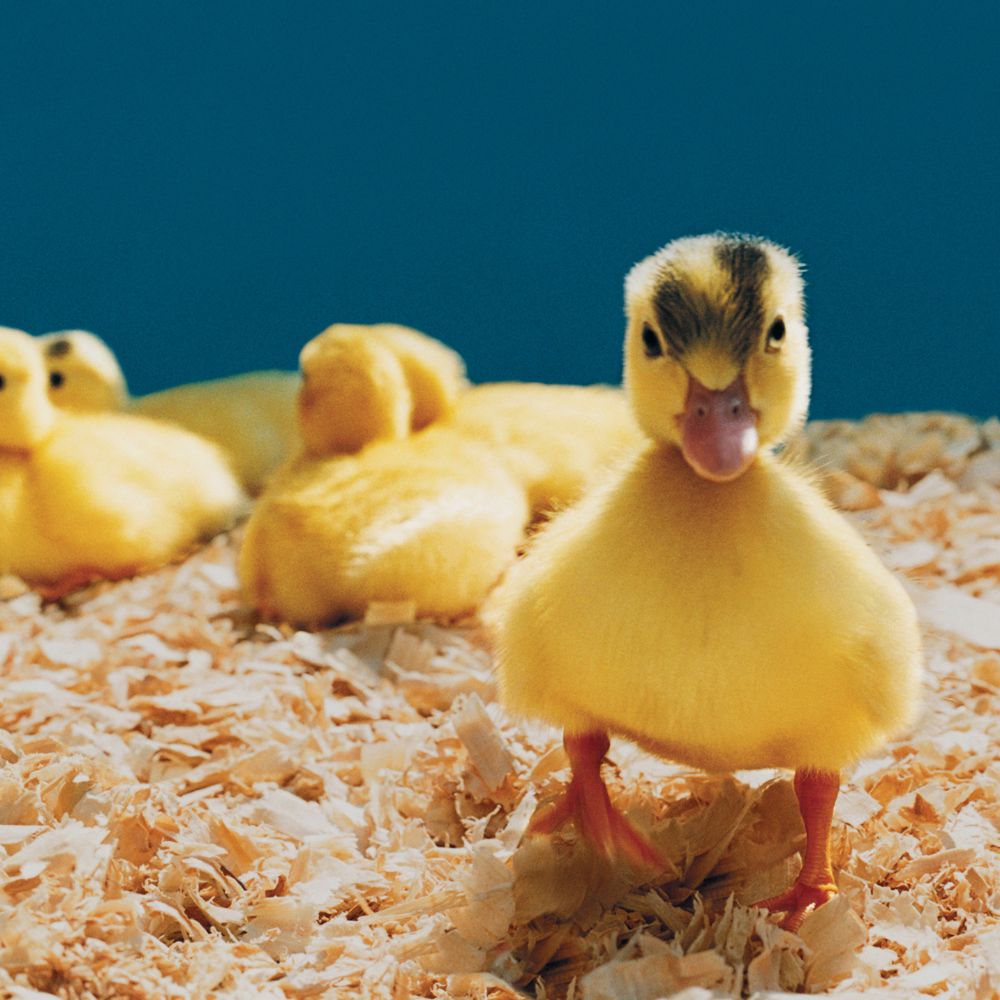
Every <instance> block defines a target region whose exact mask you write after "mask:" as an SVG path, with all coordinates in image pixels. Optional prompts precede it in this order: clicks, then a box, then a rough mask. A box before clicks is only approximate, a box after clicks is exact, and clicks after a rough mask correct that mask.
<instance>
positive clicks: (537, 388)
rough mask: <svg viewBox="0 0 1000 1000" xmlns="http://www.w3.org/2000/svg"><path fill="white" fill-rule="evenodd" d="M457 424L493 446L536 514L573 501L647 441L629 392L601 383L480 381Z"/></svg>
mask: <svg viewBox="0 0 1000 1000" xmlns="http://www.w3.org/2000/svg"><path fill="white" fill-rule="evenodd" d="M451 426H453V427H455V428H456V429H457V430H459V431H461V432H462V433H465V434H468V435H469V436H470V437H473V438H475V439H476V440H478V441H481V442H483V443H484V444H489V445H490V446H491V447H492V448H493V449H494V451H495V454H496V456H497V458H498V459H499V460H500V461H501V462H503V463H504V465H505V466H506V467H507V468H508V469H509V470H510V472H511V474H512V475H513V476H514V478H515V479H517V481H518V482H520V483H521V484H522V486H523V487H524V488H525V490H526V491H527V494H528V504H529V506H530V507H531V510H532V511H533V512H534V513H535V514H539V513H541V512H543V511H552V510H558V509H560V508H562V507H565V506H566V505H567V504H569V503H572V502H573V501H574V500H576V499H577V498H578V497H580V496H581V495H582V494H583V492H584V491H585V490H586V489H587V488H588V487H589V486H590V485H591V484H592V483H593V482H595V480H596V479H597V477H598V476H599V475H600V473H601V472H602V470H603V469H604V468H606V467H607V465H608V464H609V463H610V462H611V461H612V460H613V459H614V457H615V456H617V455H619V454H621V453H622V452H624V451H626V450H627V449H628V448H629V447H631V446H634V445H637V444H638V443H639V442H640V441H641V435H640V433H639V428H638V426H637V425H636V422H635V419H634V418H633V416H632V412H631V409H630V408H629V405H628V401H627V400H626V398H625V395H624V393H622V391H621V390H620V389H613V388H610V387H608V386H602V385H595V386H579V385H538V384H532V383H519V382H497V383H492V384H486V385H478V386H474V387H473V388H471V389H469V390H468V391H467V392H464V393H463V394H462V395H461V396H460V397H459V399H458V402H457V403H456V404H455V411H454V415H453V417H452V419H451Z"/></svg>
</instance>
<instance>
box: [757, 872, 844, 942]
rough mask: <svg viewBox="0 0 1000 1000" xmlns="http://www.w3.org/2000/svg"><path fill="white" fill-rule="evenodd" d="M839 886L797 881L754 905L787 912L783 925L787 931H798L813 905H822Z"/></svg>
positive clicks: (834, 894)
mask: <svg viewBox="0 0 1000 1000" xmlns="http://www.w3.org/2000/svg"><path fill="white" fill-rule="evenodd" d="M837 891H838V890H837V887H836V886H835V885H834V884H833V883H832V882H828V883H824V884H823V885H810V884H809V883H807V882H801V881H798V882H796V883H795V884H794V885H793V886H792V887H791V889H788V890H787V891H786V892H782V893H779V894H778V895H777V896H771V897H770V899H762V900H760V902H758V903H754V906H759V907H760V908H761V909H763V910H774V911H775V912H778V913H781V912H783V913H784V914H785V919H784V920H782V921H781V927H782V929H783V930H786V931H797V930H798V929H799V927H800V926H801V925H802V921H803V920H805V918H806V915H807V914H808V913H809V911H810V910H811V909H812V908H813V907H818V906H822V905H823V904H824V903H827V902H829V901H830V900H831V899H833V897H834V896H836V895H837Z"/></svg>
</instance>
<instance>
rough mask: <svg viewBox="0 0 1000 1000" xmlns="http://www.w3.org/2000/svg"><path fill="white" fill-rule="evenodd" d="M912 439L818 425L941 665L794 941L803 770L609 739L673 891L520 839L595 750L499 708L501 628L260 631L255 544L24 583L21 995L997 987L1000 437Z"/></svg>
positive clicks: (912, 992)
mask: <svg viewBox="0 0 1000 1000" xmlns="http://www.w3.org/2000/svg"><path fill="white" fill-rule="evenodd" d="M871 420H872V421H875V420H876V418H871ZM994 423H995V422H994ZM895 424H899V425H900V426H901V427H903V429H902V430H899V428H897V430H898V434H897V435H896V436H895V437H893V438H892V440H891V441H890V442H889V443H888V444H885V442H883V444H884V446H883V447H881V451H880V450H879V449H878V448H876V447H875V445H874V444H873V440H874V439H872V438H871V437H870V435H871V433H872V425H871V424H868V422H862V423H861V424H859V425H853V424H844V425H837V427H832V426H831V425H818V426H817V425H813V427H811V428H810V429H809V432H808V437H809V439H810V440H811V441H813V442H815V443H817V444H816V446H817V447H820V446H821V447H822V448H823V449H825V450H824V452H823V454H825V455H827V456H834V457H832V458H831V457H828V458H827V459H825V461H826V462H827V466H828V468H829V469H830V470H831V471H833V472H838V473H843V474H844V475H846V476H849V477H851V478H850V480H843V483H844V484H846V485H845V490H846V494H845V497H843V498H841V499H845V498H846V500H848V501H850V500H851V499H852V497H851V495H850V492H851V490H853V491H854V493H855V494H857V493H858V488H860V487H865V488H867V491H866V492H865V495H864V497H865V499H864V503H861V504H858V503H850V502H848V503H847V504H846V506H856V507H859V508H860V509H859V510H858V512H857V513H854V514H852V515H851V516H852V518H854V519H855V521H856V523H858V525H859V527H860V528H861V530H862V531H863V532H864V533H865V534H866V536H867V537H868V538H869V539H870V540H871V542H872V544H873V545H874V546H875V547H876V549H877V550H878V551H879V552H880V554H881V555H882V557H883V558H884V559H885V560H886V561H887V563H888V564H889V565H890V566H892V567H893V568H894V569H895V571H896V572H897V573H898V574H899V575H900V576H901V577H902V578H903V580H904V582H905V584H906V586H907V587H908V589H909V590H910V592H911V594H912V595H913V597H914V600H915V602H916V604H917V607H918V610H919V612H920V615H921V619H922V622H923V624H924V628H925V638H926V649H927V661H928V671H927V678H926V682H925V699H924V709H923V712H922V715H921V718H920V719H919V721H918V723H917V725H916V726H915V727H914V729H913V731H912V732H911V733H909V734H907V736H906V737H905V738H903V739H900V740H898V741H896V742H895V743H893V744H891V745H890V746H888V747H886V748H885V750H884V751H883V752H882V753H881V754H880V755H879V756H877V757H874V758H870V759H866V760H863V761H862V762H860V763H859V765H858V766H857V767H856V769H855V770H854V772H853V774H851V775H849V776H848V777H847V780H846V782H845V784H844V787H843V790H842V793H841V796H840V799H839V801H838V808H837V817H836V822H835V827H834V851H835V864H836V866H837V867H838V868H839V882H840V887H841V890H842V894H841V895H840V896H839V897H838V898H836V899H835V900H833V901H832V902H831V903H829V904H828V905H827V906H825V907H823V908H822V909H821V910H819V911H817V912H815V913H814V914H812V915H811V916H810V917H809V918H807V920H806V921H805V923H803V925H802V928H801V930H800V932H799V933H798V934H790V933H787V932H785V931H782V930H780V929H779V928H778V927H777V926H776V924H775V923H774V922H773V920H772V919H769V918H768V917H767V915H766V914H763V913H761V912H759V911H757V910H754V909H753V908H752V907H751V906H750V905H749V904H750V903H751V902H752V901H753V900H754V899H757V898H761V897H763V896H767V895H770V894H771V893H773V892H776V891H778V890H779V889H782V888H784V887H785V886H786V885H787V884H788V883H789V882H790V881H791V879H792V877H793V876H794V873H795V871H796V868H797V865H798V861H797V858H796V855H795V851H796V850H797V849H798V848H799V847H801V845H802V842H803V835H802V830H801V822H800V820H799V818H798V812H797V807H796V803H795V797H794V793H793V791H792V788H791V784H790V780H789V776H788V775H787V774H784V773H780V772H774V773H771V772H759V771H758V772H741V773H739V774H737V775H734V776H714V775H713V776H710V775H705V774H702V773H700V772H685V771H684V770H683V769H681V768H678V767H676V766H673V765H670V764H667V763H665V762H663V761H659V760H657V759H655V758H652V757H650V756H648V755H647V754H645V753H643V752H641V751H639V750H637V749H636V748H634V747H632V746H630V745H629V744H627V743H616V744H614V746H613V747H612V753H611V759H612V761H613V763H614V766H613V767H611V768H608V769H607V776H608V779H609V785H610V788H611V791H612V795H613V796H614V798H615V799H616V801H617V802H618V803H619V804H621V805H622V806H623V807H624V808H625V809H626V811H627V813H628V814H629V816H630V817H631V819H632V820H633V822H635V823H636V824H637V825H638V826H639V827H641V828H643V829H645V830H646V831H648V833H649V835H650V836H651V838H652V839H653V840H654V841H655V843H656V844H657V845H658V847H659V848H660V850H661V852H662V853H663V854H664V856H665V857H667V858H668V859H669V862H670V867H669V869H668V870H667V871H666V872H664V873H663V874H662V875H661V876H660V877H658V878H656V879H654V880H652V881H649V880H648V879H646V878H645V877H644V876H643V874H642V873H636V872H633V871H631V870H630V869H628V868H625V867H621V866H609V865H606V864H604V863H601V862H599V861H598V860H597V859H595V857H594V856H593V855H592V854H591V853H590V850H589V848H588V847H587V846H586V845H584V844H582V843H580V842H579V841H578V839H577V838H576V836H575V833H574V831H573V830H572V828H568V829H566V830H564V831H560V833H559V834H558V835H557V836H555V837H530V838H525V837H524V836H523V835H524V831H525V829H526V827H527V824H528V822H529V820H530V818H531V815H532V813H533V812H534V810H535V808H536V806H537V805H538V804H539V803H541V802H544V801H545V800H547V799H550V798H551V797H552V796H554V795H556V794H557V793H558V791H559V789H560V788H561V786H562V784H563V783H564V782H565V781H566V779H567V777H568V766H567V761H566V758H565V754H564V753H563V751H562V749H561V746H560V741H559V734H558V733H556V732H555V731H554V730H551V729H549V728H546V727H544V726H541V725H538V724H535V723H532V722H523V721H518V720H514V719H511V718H509V717H507V715H506V714H505V713H504V712H503V710H502V709H501V708H500V706H499V705H498V704H497V703H496V699H495V689H494V682H493V675H492V667H491V661H490V656H489V653H488V650H487V649H486V646H485V640H484V637H483V636H482V634H481V632H480V631H479V629H478V628H477V626H476V623H475V622H469V623H464V624H463V625H460V626H450V627H443V626H439V625H436V624H434V623H431V622H425V621H414V620H413V614H412V607H408V606H406V605H392V606H378V607H374V608H372V609H371V611H370V613H369V615H368V616H367V619H366V622H364V623H362V624H359V625H355V626H352V627H348V628H344V629H338V630H332V631H326V632H319V633H304V632H291V631H288V630H283V629H278V628H274V627H271V626H257V625H255V624H254V622H253V620H252V619H251V617H250V616H249V615H248V614H247V612H246V610H245V609H244V608H243V607H242V606H241V604H240V600H239V594H238V590H237V581H236V576H235V571H234V565H235V553H236V550H237V546H238V542H239V533H238V532H236V533H234V534H231V535H229V536H227V537H223V538H220V539H217V540H216V541H215V542H213V543H212V544H211V545H209V546H208V547H207V548H205V549H204V550H203V551H201V552H199V553H197V554H195V555H194V556H192V557H190V558H189V559H188V560H186V561H185V562H184V563H182V564H180V565H177V566H171V567H167V568H165V569H163V570H160V571H159V572H157V573H154V574H151V575H149V576H146V577H142V578H139V579H136V580H132V581H126V582H122V583H117V584H107V585H102V586H99V587H95V588H91V589H89V590H87V591H85V592H82V593H79V594H76V595H74V596H73V597H72V598H70V599H68V600H67V601H65V602H64V604H63V605H61V606H60V605H42V603H41V602H40V601H39V599H38V597H37V596H36V595H34V594H33V593H31V592H29V591H27V590H26V589H25V588H23V586H20V585H19V583H18V581H16V580H10V579H6V580H3V581H0V593H2V595H3V596H4V598H5V600H4V601H3V603H0V683H2V699H0V994H2V995H4V996H9V997H18V998H23V1000H28V998H39V997H49V996H58V997H66V998H85V997H131V998H162V997H170V998H173V997H177V998H188V997H220V998H221V997H249V996H254V997H266V998H270V997H273V998H286V997H296V998H297V997H303V998H306V997H323V996H329V997H340V996H343V997H364V998H368V997H370V998H383V997H384V998H392V1000H405V998H407V997H428V998H430V997H455V998H466V997H468V998H489V1000H501V998H514V997H519V996H537V997H567V998H573V1000H577V998H586V1000H605V998H607V1000H610V998H615V1000H620V998H633V1000H655V998H658V997H663V996H677V997H681V998H684V1000H707V998H708V997H712V996H740V995H750V994H754V995H756V996H759V997H765V996H767V997H771V996H777V995H781V994H782V993H783V992H785V991H811V992H832V993H834V994H838V995H842V996H854V995H861V994H868V993H876V994H881V995H885V996H899V997H913V996H939V997H956V998H958V997H962V998H964V997H982V998H986V997H995V996H998V995H1000V920H998V917H997V913H998V911H1000V834H998V829H1000V753H998V745H1000V721H998V719H1000V716H998V708H1000V631H998V629H1000V543H998V538H1000V466H998V463H997V462H996V460H995V458H996V456H997V455H998V454H1000V435H998V434H996V433H994V431H995V430H996V428H994V427H993V424H990V423H988V424H986V425H976V424H974V423H972V422H971V421H970V422H965V423H963V422H961V420H959V423H957V424H955V425H952V424H950V423H947V422H945V423H944V424H942V422H941V418H939V417H938V416H937V415H910V416H908V417H906V418H900V419H899V420H896V421H895ZM970 427H971V430H970V429H969V428H970ZM879 433H881V431H880V432H879ZM991 435H992V436H991ZM886 440H888V439H886ZM926 440H931V441H932V442H933V443H932V444H926V443H924V442H925V441H926ZM856 452H857V453H859V454H861V455H862V458H859V459H858V460H857V461H854V460H852V458H851V456H852V455H853V454H855V453H856ZM901 454H903V455H904V456H909V457H906V458H905V461H904V460H903V459H901V458H900V455H901ZM873 456H874V457H873ZM914 456H915V457H914ZM987 459H988V461H987ZM879 463H882V464H879ZM921 463H922V464H921ZM864 477H867V478H864ZM888 487H903V489H901V490H900V491H898V492H890V491H889V489H888ZM834 495H835V496H837V495H838V494H837V490H836V489H835V490H834ZM854 499H855V500H856V499H857V497H856V496H855V497H854Z"/></svg>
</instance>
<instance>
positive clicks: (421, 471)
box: [239, 328, 528, 627]
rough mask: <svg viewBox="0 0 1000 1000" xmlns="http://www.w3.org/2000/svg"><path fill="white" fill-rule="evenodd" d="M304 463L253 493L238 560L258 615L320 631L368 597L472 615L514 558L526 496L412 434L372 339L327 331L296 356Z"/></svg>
mask: <svg viewBox="0 0 1000 1000" xmlns="http://www.w3.org/2000/svg"><path fill="white" fill-rule="evenodd" d="M300 360H301V365H302V374H303V385H302V392H301V397H300V402H299V416H300V425H301V438H302V442H303V450H302V453H301V454H299V455H298V456H297V457H296V458H295V459H293V460H292V461H291V462H289V463H287V464H286V465H285V466H283V467H282V468H281V469H280V470H279V471H278V472H277V473H276V474H275V476H274V477H273V478H272V480H271V482H270V483H269V484H268V487H267V489H266V490H265V491H264V493H263V495H262V496H261V497H260V499H259V501H258V503H257V505H256V508H255V510H254V513H253V515H252V517H251V518H250V521H249V523H248V524H247V530H246V535H245V536H244V541H243V547H242V549H241V551H240V560H239V568H240V579H241V581H242V584H243V589H244V593H245V595H246V597H247V599H248V601H249V602H250V603H251V604H252V605H253V606H254V607H256V608H257V609H258V610H259V611H260V612H261V613H262V614H263V615H264V616H265V617H269V618H272V617H273V618H279V619H282V620H285V621H290V622H293V623H295V624H297V625H303V626H311V627H315V626H320V625H324V624H328V623H332V622H336V621H338V620H341V619H343V618H347V617H356V616H359V615H361V614H363V613H364V610H365V608H366V606H367V605H368V604H369V603H370V602H372V601H401V600H413V601H415V602H416V605H417V609H418V611H419V612H420V613H421V614H426V615H434V616H446V617H450V616H454V615H459V614H462V613H464V612H467V611H470V610H472V609H473V608H475V607H476V606H477V605H478V604H479V603H480V601H481V600H482V598H483V597H484V595H485V594H486V592H487V590H488V589H489V588H490V587H491V586H492V585H493V584H494V583H495V582H496V580H497V578H498V577H499V576H500V574H501V573H502V572H503V571H504V569H505V568H506V566H507V565H508V564H509V563H510V562H511V560H512V559H513V558H514V555H515V552H516V549H517V546H518V544H519V542H520V540H521V537H522V534H523V531H524V527H525V524H526V521H527V518H528V511H527V505H526V503H525V498H524V491H523V489H522V488H521V487H520V485H519V484H518V483H516V482H515V481H514V480H513V479H512V478H511V477H510V475H509V474H508V473H507V472H506V471H505V470H504V468H503V467H502V466H501V465H499V464H498V463H497V462H496V461H495V460H494V458H493V457H492V455H491V452H490V449H489V448H487V447H485V446H483V445H481V444H478V443H476V442H474V441H472V440H470V439H469V438H467V437H465V436H463V435H461V434H459V433H457V432H456V431H454V430H451V429H448V428H445V427H441V426H436V425H435V426H432V427H429V428H428V429H426V430H423V431H419V432H417V433H416V434H411V431H410V429H411V427H412V424H413V408H414V404H413V392H412V389H411V379H410V378H408V377H407V375H408V373H407V370H406V366H405V362H404V360H403V359H402V358H401V357H400V355H399V354H398V353H397V352H396V351H394V350H393V349H392V348H391V347H390V346H389V345H388V344H387V343H385V342H384V341H383V340H382V339H381V338H379V337H372V336H369V335H368V332H367V331H365V330H363V329H361V330H359V329H357V328H355V329H344V328H333V329H331V330H329V331H326V332H325V333H324V334H321V335H320V336H319V337H317V338H315V339H314V340H313V341H310V343H308V344H307V345H306V346H305V347H304V348H303V350H302V354H301V359H300Z"/></svg>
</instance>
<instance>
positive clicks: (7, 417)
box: [0, 327, 55, 451]
mask: <svg viewBox="0 0 1000 1000" xmlns="http://www.w3.org/2000/svg"><path fill="white" fill-rule="evenodd" d="M45 387H46V374H45V363H44V362H43V361H42V352H41V351H40V350H39V348H38V342H37V341H36V340H35V338H34V337H31V336H29V335H28V334H27V333H25V332H24V331H23V330H12V329H10V327H0V449H9V450H15V451H29V450H30V449H32V448H34V447H35V446H36V445H38V444H40V443H41V442H42V441H44V440H45V438H46V437H47V436H48V435H49V433H50V432H51V430H52V427H53V425H54V423H55V408H54V407H53V406H52V404H51V403H50V402H49V398H48V395H47V394H46V391H45Z"/></svg>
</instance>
